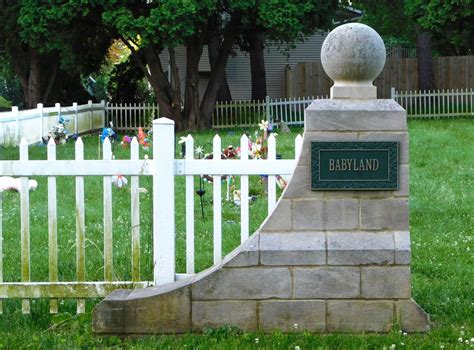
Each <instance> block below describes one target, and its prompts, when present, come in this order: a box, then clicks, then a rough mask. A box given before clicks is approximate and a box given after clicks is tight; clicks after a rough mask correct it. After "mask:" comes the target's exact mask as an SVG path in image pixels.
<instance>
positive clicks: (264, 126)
mask: <svg viewBox="0 0 474 350" xmlns="http://www.w3.org/2000/svg"><path fill="white" fill-rule="evenodd" d="M258 127H259V128H260V130H268V120H263V119H262V121H261V122H260V124H258Z"/></svg>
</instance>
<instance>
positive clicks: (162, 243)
mask: <svg viewBox="0 0 474 350" xmlns="http://www.w3.org/2000/svg"><path fill="white" fill-rule="evenodd" d="M175 136H176V135H175V133H174V123H173V122H172V121H171V120H169V119H165V118H161V119H156V120H154V121H153V158H152V159H148V158H145V159H138V147H139V145H138V142H137V140H136V138H134V139H133V142H132V143H131V156H130V159H128V160H116V159H113V157H112V150H111V145H110V142H109V141H108V139H105V141H104V146H103V159H101V160H84V145H83V143H82V140H81V138H78V140H77V141H76V144H75V160H56V148H57V146H56V145H55V143H54V142H53V141H52V140H51V141H50V142H49V143H48V159H47V160H28V144H27V142H26V140H25V139H23V140H22V142H21V144H20V159H19V160H5V161H0V176H16V177H20V178H21V179H22V180H21V181H22V182H21V188H20V191H19V192H20V198H21V200H20V209H19V213H18V215H20V216H21V219H20V220H21V228H20V235H19V236H20V242H21V276H18V279H17V280H19V281H15V282H9V281H5V279H4V278H3V277H4V275H3V271H2V268H3V266H4V265H3V264H2V262H3V256H2V255H1V254H0V313H1V311H2V308H1V300H2V299H10V298H14V299H22V300H23V312H24V313H29V312H30V299H34V298H50V312H52V313H56V312H58V299H62V298H72V299H76V300H77V312H78V313H82V312H84V310H85V299H86V298H96V297H104V296H106V295H107V294H108V293H109V292H110V291H111V290H113V289H115V288H127V287H129V288H132V287H135V288H137V287H144V286H146V285H149V284H165V283H169V282H173V281H175V280H176V279H178V278H181V277H183V275H184V276H187V275H190V274H194V273H195V272H196V271H195V256H196V252H195V244H194V240H195V235H196V232H195V225H194V211H195V207H194V205H195V198H194V196H195V189H194V176H201V175H202V174H209V175H211V176H212V178H213V183H212V188H213V256H214V259H213V260H214V263H215V264H217V263H219V262H220V261H221V260H222V255H223V250H222V227H223V222H222V197H223V193H222V187H221V181H222V175H237V176H240V177H241V178H240V179H241V181H240V196H241V197H240V203H241V205H240V217H241V226H240V227H241V232H240V236H241V241H242V242H243V241H245V240H246V239H247V238H248V237H249V197H250V196H249V175H262V174H267V175H268V185H267V192H268V209H267V210H268V213H271V212H272V210H273V208H274V207H275V204H276V201H277V191H276V181H277V178H276V177H277V175H291V174H292V173H293V170H294V168H295V165H296V159H297V158H298V154H299V152H300V151H301V147H302V137H301V136H300V135H298V137H296V139H295V156H294V158H293V159H284V160H282V159H276V158H277V157H276V139H275V137H274V136H273V135H270V137H269V138H268V153H267V159H264V160H254V159H249V140H248V138H247V136H246V135H244V136H242V138H241V140H240V146H241V156H240V159H221V157H214V159H208V160H203V159H195V158H194V154H195V152H194V151H195V148H194V141H193V139H192V137H191V136H188V137H187V138H186V156H185V158H184V159H175ZM221 152H222V145H221V139H220V137H219V136H217V135H216V136H215V137H214V139H213V153H214V154H220V153H221ZM117 174H121V175H126V176H131V181H130V184H131V188H130V196H131V197H130V203H131V217H130V223H129V225H130V235H131V247H132V248H131V255H132V258H131V266H130V268H131V271H132V274H131V276H132V280H131V281H117V280H115V279H114V276H115V274H114V261H113V256H114V252H113V247H117V245H120V244H123V243H121V242H115V243H114V242H113V231H114V230H113V225H112V222H113V221H112V215H113V214H112V213H113V210H112V203H113V200H112V193H113V192H112V190H111V186H112V183H111V182H112V179H111V177H112V176H114V175H117ZM93 175H99V176H102V177H103V181H102V183H103V185H102V186H103V207H104V209H103V228H102V230H100V232H103V242H104V243H103V248H102V249H101V254H103V261H102V263H103V265H102V266H103V271H104V274H103V279H102V280H99V281H88V280H87V276H86V246H90V245H86V237H87V236H88V232H87V230H88V227H89V226H88V225H86V218H85V211H86V203H85V201H84V197H85V184H87V181H86V182H85V181H84V180H85V179H84V178H85V177H87V176H93ZM38 176H40V177H41V176H46V177H48V182H47V186H48V187H47V189H48V191H47V193H48V199H47V202H48V242H45V248H46V247H47V250H48V255H49V264H48V270H49V281H48V282H44V281H43V282H38V281H31V272H30V271H31V268H30V266H31V264H32V260H31V253H30V200H29V189H28V179H29V178H30V177H38ZM61 176H74V177H75V200H74V203H75V204H74V207H75V216H76V220H75V222H76V225H75V245H74V248H75V255H76V265H75V266H76V278H75V281H73V282H67V281H60V280H59V277H58V266H59V265H60V262H58V230H60V231H64V228H61V227H58V226H59V225H58V214H57V195H56V192H57V186H56V179H57V177H61ZM141 176H152V178H153V182H152V183H153V191H152V192H153V197H152V203H153V207H152V218H153V229H152V235H153V259H152V263H153V266H152V269H153V281H144V280H142V278H141V276H140V254H141V252H140V237H141V235H142V234H143V232H141V228H140V204H139V203H140V200H139V198H138V196H139V177H141ZM175 176H184V177H185V178H186V181H185V193H183V195H184V196H185V201H186V214H185V215H186V248H185V249H186V252H185V254H186V269H185V271H186V273H185V274H177V273H176V233H175V221H174V217H175ZM1 195H2V193H1V192H0V214H1V213H2V206H1V205H2V203H1ZM7 205H8V204H7ZM0 218H1V215H0ZM1 228H2V225H0V252H2V242H3V239H2V230H1ZM197 234H199V232H197ZM113 243H114V244H113ZM88 249H89V248H88ZM96 249H98V248H97V247H96ZM115 249H116V248H115ZM9 253H10V252H9V251H5V250H4V249H3V255H4V256H7V255H8V254H9ZM89 256H90V255H89ZM102 266H99V268H102ZM2 276H3V277H2ZM2 278H3V279H2Z"/></svg>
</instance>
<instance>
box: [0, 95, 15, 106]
mask: <svg viewBox="0 0 474 350" xmlns="http://www.w3.org/2000/svg"><path fill="white" fill-rule="evenodd" d="M11 106H12V104H11V102H10V101H8V100H7V99H6V98H5V97H3V96H1V95H0V108H11Z"/></svg>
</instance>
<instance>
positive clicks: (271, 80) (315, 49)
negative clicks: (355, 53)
mask: <svg viewBox="0 0 474 350" xmlns="http://www.w3.org/2000/svg"><path fill="white" fill-rule="evenodd" d="M326 35H327V33H320V34H315V35H312V36H310V37H308V38H307V40H305V41H304V42H300V43H297V44H296V45H295V46H294V48H292V49H291V50H290V51H289V52H288V55H287V54H286V53H283V52H281V51H280V50H279V49H278V47H277V46H275V45H271V44H270V45H268V46H267V48H265V51H264V57H265V71H266V80H267V94H268V96H270V97H272V98H282V97H285V68H286V66H287V65H288V66H289V67H290V68H291V69H294V68H295V67H296V64H297V63H298V62H315V61H319V60H320V57H321V46H322V44H323V41H324V38H325V37H326ZM160 58H161V60H162V61H161V62H162V64H163V66H164V68H165V69H167V68H166V67H167V66H168V61H169V56H168V52H167V51H164V52H163V53H162V54H161V55H160ZM176 64H177V66H178V69H179V74H180V81H181V91H182V94H184V78H185V71H186V50H185V48H184V47H178V48H176ZM199 71H200V72H201V73H203V76H202V79H201V80H200V82H199V93H200V96H201V98H202V97H203V95H204V92H205V89H206V86H207V81H208V73H209V72H210V65H209V55H208V51H207V46H205V47H204V49H203V54H202V57H201V61H200V62H199ZM206 73H207V74H206ZM226 73H227V81H228V83H229V88H230V91H231V94H232V99H234V100H248V99H250V98H251V93H252V83H251V76H250V59H249V55H248V53H246V52H243V51H240V50H236V51H235V55H234V56H231V57H229V60H228V62H227V67H226Z"/></svg>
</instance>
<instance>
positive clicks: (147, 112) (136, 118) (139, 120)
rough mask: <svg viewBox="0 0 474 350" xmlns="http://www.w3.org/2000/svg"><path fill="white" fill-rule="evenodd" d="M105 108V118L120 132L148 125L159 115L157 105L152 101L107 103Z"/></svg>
mask: <svg viewBox="0 0 474 350" xmlns="http://www.w3.org/2000/svg"><path fill="white" fill-rule="evenodd" d="M106 110H107V120H108V121H110V122H112V123H113V126H114V129H115V130H116V131H120V132H125V131H135V130H138V128H139V127H149V126H151V121H152V120H153V119H156V118H158V116H159V109H158V106H157V105H155V104H154V103H153V104H150V103H143V104H140V103H109V104H107V107H106Z"/></svg>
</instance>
